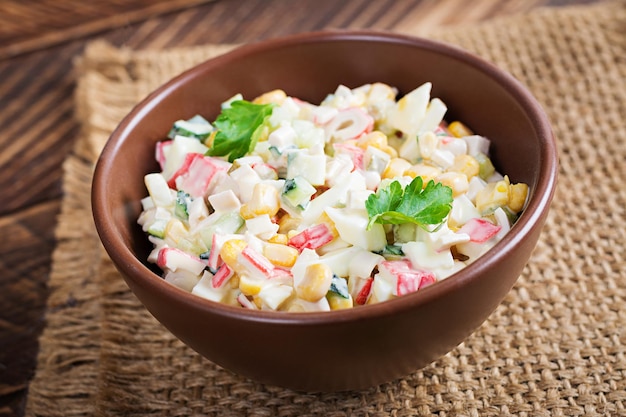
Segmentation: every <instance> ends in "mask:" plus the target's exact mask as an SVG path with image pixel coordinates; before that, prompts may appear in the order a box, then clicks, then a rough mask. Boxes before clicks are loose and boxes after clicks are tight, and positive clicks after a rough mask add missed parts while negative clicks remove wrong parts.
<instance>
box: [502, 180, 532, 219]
mask: <svg viewBox="0 0 626 417" xmlns="http://www.w3.org/2000/svg"><path fill="white" fill-rule="evenodd" d="M527 196H528V185H526V184H524V183H523V182H520V183H517V184H511V185H509V202H508V204H507V207H508V208H510V209H511V211H512V212H513V213H519V212H520V211H522V209H523V208H524V204H526V197H527Z"/></svg>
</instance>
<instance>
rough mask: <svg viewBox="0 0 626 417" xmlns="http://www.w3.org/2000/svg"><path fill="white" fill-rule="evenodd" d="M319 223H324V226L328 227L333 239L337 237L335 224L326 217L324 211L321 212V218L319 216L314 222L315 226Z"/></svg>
mask: <svg viewBox="0 0 626 417" xmlns="http://www.w3.org/2000/svg"><path fill="white" fill-rule="evenodd" d="M320 223H324V224H325V225H326V226H328V231H329V232H330V233H331V234H332V235H333V238H336V237H339V232H338V231H337V228H336V227H335V222H334V221H333V220H332V219H331V218H330V217H328V214H326V212H325V211H324V212H322V214H321V216H319V217H318V218H317V221H315V224H320Z"/></svg>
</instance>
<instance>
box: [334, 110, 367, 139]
mask: <svg viewBox="0 0 626 417" xmlns="http://www.w3.org/2000/svg"><path fill="white" fill-rule="evenodd" d="M373 127H374V118H372V116H370V115H369V114H367V113H366V112H365V110H363V109H361V108H359V107H348V108H347V109H343V110H340V111H339V112H338V113H337V115H336V116H335V117H333V118H332V120H331V121H330V122H328V124H327V125H326V135H327V140H330V139H333V138H334V139H335V140H338V141H345V140H349V139H355V138H358V137H359V136H361V135H362V134H364V133H369V132H371V131H372V129H373Z"/></svg>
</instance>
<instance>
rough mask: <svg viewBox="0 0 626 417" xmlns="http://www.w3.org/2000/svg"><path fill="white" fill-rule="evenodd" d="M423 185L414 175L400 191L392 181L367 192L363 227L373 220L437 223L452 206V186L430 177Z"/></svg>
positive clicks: (368, 226)
mask: <svg viewBox="0 0 626 417" xmlns="http://www.w3.org/2000/svg"><path fill="white" fill-rule="evenodd" d="M423 184H424V183H423V180H422V177H415V178H414V179H413V181H411V183H410V184H409V185H407V186H406V187H405V188H404V190H403V189H402V186H401V185H400V183H399V182H398V181H393V182H392V183H391V184H389V185H387V186H386V187H382V188H379V189H378V190H377V191H376V194H372V195H370V196H369V197H368V198H367V201H366V202H365V208H366V209H367V214H368V215H369V222H368V223H367V229H368V230H369V229H370V228H371V227H372V225H373V224H374V223H381V224H403V223H415V224H417V225H419V226H422V227H423V226H425V225H428V224H439V223H441V222H442V221H443V220H444V219H445V217H446V216H447V215H448V213H449V212H450V210H451V209H452V189H451V188H450V187H447V186H444V185H443V184H441V183H435V182H434V181H433V180H430V181H429V182H428V184H426V187H424V188H423ZM422 188H423V189H422Z"/></svg>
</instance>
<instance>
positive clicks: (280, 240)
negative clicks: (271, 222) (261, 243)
mask: <svg viewBox="0 0 626 417" xmlns="http://www.w3.org/2000/svg"><path fill="white" fill-rule="evenodd" d="M267 241H268V242H269V243H277V244H279V245H286V244H287V243H288V242H289V238H288V237H287V235H286V234H283V233H276V234H275V235H274V236H272V237H270V238H269V239H267Z"/></svg>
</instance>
